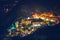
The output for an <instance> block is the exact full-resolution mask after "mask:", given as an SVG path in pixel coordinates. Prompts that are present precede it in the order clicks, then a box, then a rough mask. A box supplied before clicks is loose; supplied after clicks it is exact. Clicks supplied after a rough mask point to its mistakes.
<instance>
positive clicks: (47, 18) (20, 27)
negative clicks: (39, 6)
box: [9, 13, 59, 37]
mask: <svg viewBox="0 0 60 40" xmlns="http://www.w3.org/2000/svg"><path fill="white" fill-rule="evenodd" d="M58 23H59V19H58V18H56V17H55V16H54V15H53V14H37V13H35V14H33V15H32V16H31V17H27V18H23V19H21V21H16V22H15V23H14V24H15V28H14V27H13V26H12V29H10V30H9V36H12V37H13V36H17V35H20V36H22V37H24V36H26V35H28V34H31V33H33V32H34V31H36V30H37V29H38V28H43V27H45V26H54V25H56V24H58ZM14 29H15V30H14Z"/></svg>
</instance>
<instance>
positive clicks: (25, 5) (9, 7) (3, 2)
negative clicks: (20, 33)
mask: <svg viewBox="0 0 60 40" xmlns="http://www.w3.org/2000/svg"><path fill="white" fill-rule="evenodd" d="M35 9H37V10H38V9H39V10H43V12H44V11H47V12H48V11H52V12H54V14H55V15H59V14H60V0H0V35H1V37H2V35H3V36H4V34H6V29H7V28H8V27H9V26H10V25H11V24H12V22H14V21H15V20H16V19H17V18H18V17H21V16H23V17H26V16H30V15H31V13H32V12H35V11H36V10H35ZM59 26H60V25H56V26H55V27H49V28H45V29H41V30H40V29H38V30H37V31H36V32H35V33H33V34H31V35H29V36H28V37H26V38H25V37H24V38H23V40H24V39H26V40H44V39H41V38H40V39H39V37H40V36H42V35H43V36H47V39H48V40H54V39H55V38H56V39H55V40H58V39H59V37H60V36H59V35H60V34H59V33H60V27H59ZM44 30H45V31H44ZM39 34H40V35H39ZM51 35H52V36H51ZM28 38H29V39H28ZM35 38H36V39H35ZM21 40H22V39H21Z"/></svg>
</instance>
